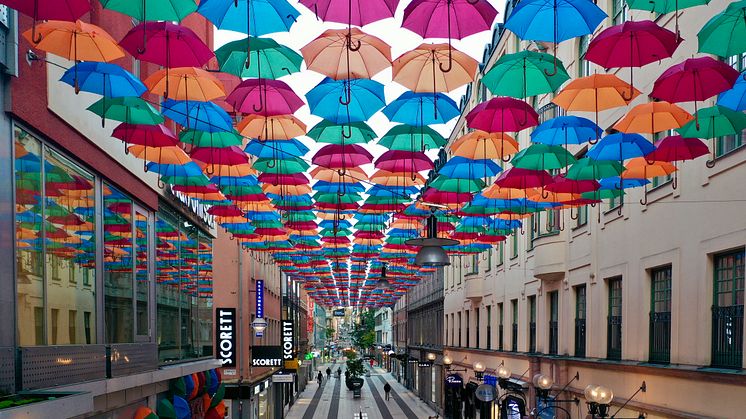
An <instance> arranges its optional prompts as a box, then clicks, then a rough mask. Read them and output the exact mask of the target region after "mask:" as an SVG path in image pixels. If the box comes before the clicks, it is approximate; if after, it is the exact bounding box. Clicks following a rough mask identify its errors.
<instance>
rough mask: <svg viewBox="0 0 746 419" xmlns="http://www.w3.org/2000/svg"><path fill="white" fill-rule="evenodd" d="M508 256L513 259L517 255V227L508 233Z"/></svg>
mask: <svg viewBox="0 0 746 419" xmlns="http://www.w3.org/2000/svg"><path fill="white" fill-rule="evenodd" d="M510 241H511V246H510V258H511V259H515V258H517V257H518V229H517V228H516V229H514V230H513V234H511V235H510Z"/></svg>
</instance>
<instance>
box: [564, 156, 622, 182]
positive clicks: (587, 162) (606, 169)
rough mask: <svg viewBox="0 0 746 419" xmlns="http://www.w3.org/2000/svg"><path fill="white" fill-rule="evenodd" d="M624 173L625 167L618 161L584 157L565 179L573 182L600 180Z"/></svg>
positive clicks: (569, 170)
mask: <svg viewBox="0 0 746 419" xmlns="http://www.w3.org/2000/svg"><path fill="white" fill-rule="evenodd" d="M623 171H624V166H623V165H622V164H621V163H619V162H618V161H613V160H596V159H591V158H588V157H583V158H581V159H578V161H577V162H575V164H573V165H572V166H570V168H569V169H567V173H566V174H565V177H567V178H568V179H572V180H598V179H604V178H609V177H614V176H619V175H620V174H621V173H622V172H623Z"/></svg>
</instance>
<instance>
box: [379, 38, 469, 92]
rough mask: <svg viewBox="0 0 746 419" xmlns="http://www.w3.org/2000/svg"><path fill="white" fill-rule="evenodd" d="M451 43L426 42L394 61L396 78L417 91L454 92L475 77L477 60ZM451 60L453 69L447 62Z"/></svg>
mask: <svg viewBox="0 0 746 419" xmlns="http://www.w3.org/2000/svg"><path fill="white" fill-rule="evenodd" d="M449 51H451V48H450V47H449V46H448V44H422V45H420V46H419V47H417V48H415V49H414V50H412V51H409V52H405V53H404V54H402V55H401V56H399V57H398V58H396V59H395V60H394V62H393V73H392V74H393V80H394V81H395V82H397V83H399V84H401V85H402V86H404V87H406V88H408V89H409V90H411V91H413V92H418V93H419V92H429V93H435V92H450V91H452V90H454V89H456V88H458V87H461V86H463V85H465V84H467V83H469V82H471V81H473V80H474V76H475V75H476V73H477V65H478V63H477V60H475V59H473V58H471V57H470V56H469V55H467V54H465V53H463V52H461V51H459V50H456V49H453V51H452V52H449ZM449 60H450V62H451V64H450V68H447V69H448V70H449V71H448V72H444V71H443V68H445V67H443V64H445V63H448V62H449Z"/></svg>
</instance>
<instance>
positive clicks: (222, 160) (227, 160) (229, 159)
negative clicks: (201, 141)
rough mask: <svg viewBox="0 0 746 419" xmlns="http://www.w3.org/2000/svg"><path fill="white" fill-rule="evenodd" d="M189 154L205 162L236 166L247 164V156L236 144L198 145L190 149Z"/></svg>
mask: <svg viewBox="0 0 746 419" xmlns="http://www.w3.org/2000/svg"><path fill="white" fill-rule="evenodd" d="M190 156H191V157H192V158H193V159H194V160H198V161H201V162H202V163H206V164H218V165H224V166H236V165H239V164H248V163H249V156H248V155H247V154H246V153H244V151H243V150H241V148H240V147H238V146H230V147H223V148H215V147H198V148H195V149H194V150H192V152H191V154H190Z"/></svg>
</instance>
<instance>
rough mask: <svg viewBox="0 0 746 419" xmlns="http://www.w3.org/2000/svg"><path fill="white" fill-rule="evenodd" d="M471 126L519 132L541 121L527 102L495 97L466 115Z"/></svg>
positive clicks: (494, 130)
mask: <svg viewBox="0 0 746 419" xmlns="http://www.w3.org/2000/svg"><path fill="white" fill-rule="evenodd" d="M466 123H467V125H468V126H469V128H474V129H478V130H482V131H486V132H518V131H521V130H524V129H526V128H530V127H534V126H536V125H537V124H538V123H539V115H538V114H537V113H536V111H535V110H534V109H533V108H532V107H531V106H530V105H528V104H527V103H526V102H524V101H521V100H518V99H513V98H510V97H495V98H492V99H490V100H488V101H486V102H482V103H480V104H479V105H477V106H475V107H474V109H472V110H471V111H469V113H468V114H467V115H466Z"/></svg>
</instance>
